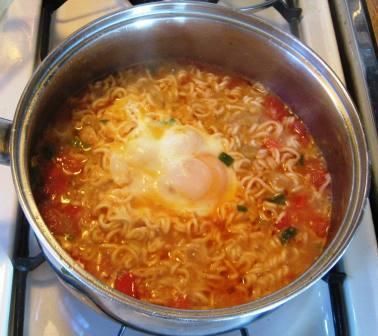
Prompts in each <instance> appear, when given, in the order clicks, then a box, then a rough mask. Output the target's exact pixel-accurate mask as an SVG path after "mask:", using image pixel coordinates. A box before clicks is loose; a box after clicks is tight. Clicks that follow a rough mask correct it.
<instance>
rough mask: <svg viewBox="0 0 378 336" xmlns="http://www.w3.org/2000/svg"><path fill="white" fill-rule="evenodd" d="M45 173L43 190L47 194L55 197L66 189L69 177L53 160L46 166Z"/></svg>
mask: <svg viewBox="0 0 378 336" xmlns="http://www.w3.org/2000/svg"><path fill="white" fill-rule="evenodd" d="M44 174H45V178H44V187H43V192H44V193H45V195H47V196H50V197H51V198H55V197H56V196H58V195H61V194H63V193H64V192H65V191H66V189H67V187H68V183H69V178H68V176H67V175H66V174H65V173H64V172H63V171H62V169H61V168H60V167H58V166H57V165H56V164H54V163H53V162H51V163H49V164H48V165H47V166H46V169H45V172H44Z"/></svg>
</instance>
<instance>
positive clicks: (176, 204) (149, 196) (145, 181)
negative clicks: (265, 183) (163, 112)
mask: <svg viewBox="0 0 378 336" xmlns="http://www.w3.org/2000/svg"><path fill="white" fill-rule="evenodd" d="M134 118H135V114H134ZM136 119H137V127H136V128H135V129H134V130H133V131H132V132H131V133H130V134H129V135H128V136H127V138H126V139H125V140H124V144H123V145H122V146H121V147H120V148H119V149H117V150H115V151H114V152H113V154H112V155H113V156H112V161H113V163H112V165H113V167H115V168H116V169H114V170H113V172H112V173H113V180H114V181H115V182H116V183H122V182H125V183H126V182H127V184H128V185H127V188H128V191H129V193H130V194H132V195H134V196H135V197H138V198H140V199H143V200H144V202H143V203H144V204H151V202H152V203H153V204H155V205H158V206H159V207H163V208H166V209H169V210H170V211H173V212H175V213H184V212H195V213H197V214H198V215H209V214H211V213H212V212H214V211H215V210H216V207H217V206H219V205H220V204H221V203H222V202H225V201H227V200H230V199H232V198H233V197H234V196H235V193H236V188H237V182H236V181H237V180H236V176H235V173H234V171H233V169H232V168H230V167H226V166H225V165H224V164H223V163H222V162H221V161H219V160H218V159H217V157H218V155H219V154H220V153H221V152H223V151H224V148H223V146H222V142H221V140H220V138H219V137H215V136H213V135H209V134H207V133H206V132H205V131H203V130H200V129H197V128H195V127H193V126H190V125H181V124H179V123H178V122H177V121H174V122H173V120H169V119H166V120H169V122H166V121H156V120H153V119H151V118H148V117H145V116H142V115H136ZM163 120H164V119H163ZM122 167H123V168H122Z"/></svg>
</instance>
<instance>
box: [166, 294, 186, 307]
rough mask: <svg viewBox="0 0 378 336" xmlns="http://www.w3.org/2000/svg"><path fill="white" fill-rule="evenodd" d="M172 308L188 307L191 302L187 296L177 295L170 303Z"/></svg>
mask: <svg viewBox="0 0 378 336" xmlns="http://www.w3.org/2000/svg"><path fill="white" fill-rule="evenodd" d="M169 306H170V307H172V308H178V309H190V307H191V304H190V301H189V299H188V297H187V296H179V297H177V298H175V299H174V300H173V301H172V302H171V303H170V304H169Z"/></svg>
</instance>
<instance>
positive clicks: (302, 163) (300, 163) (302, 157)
mask: <svg viewBox="0 0 378 336" xmlns="http://www.w3.org/2000/svg"><path fill="white" fill-rule="evenodd" d="M304 161H305V158H304V155H303V154H301V156H300V157H299V160H298V162H297V164H298V166H302V167H303V166H304Z"/></svg>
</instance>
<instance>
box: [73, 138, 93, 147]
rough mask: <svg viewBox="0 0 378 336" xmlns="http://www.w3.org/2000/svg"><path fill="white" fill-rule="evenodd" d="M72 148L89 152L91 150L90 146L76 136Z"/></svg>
mask: <svg viewBox="0 0 378 336" xmlns="http://www.w3.org/2000/svg"><path fill="white" fill-rule="evenodd" d="M72 146H74V147H76V148H79V149H82V150H88V149H89V148H90V146H89V145H87V144H86V143H84V142H83V141H81V139H80V138H79V137H77V136H75V137H74V138H73V139H72Z"/></svg>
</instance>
